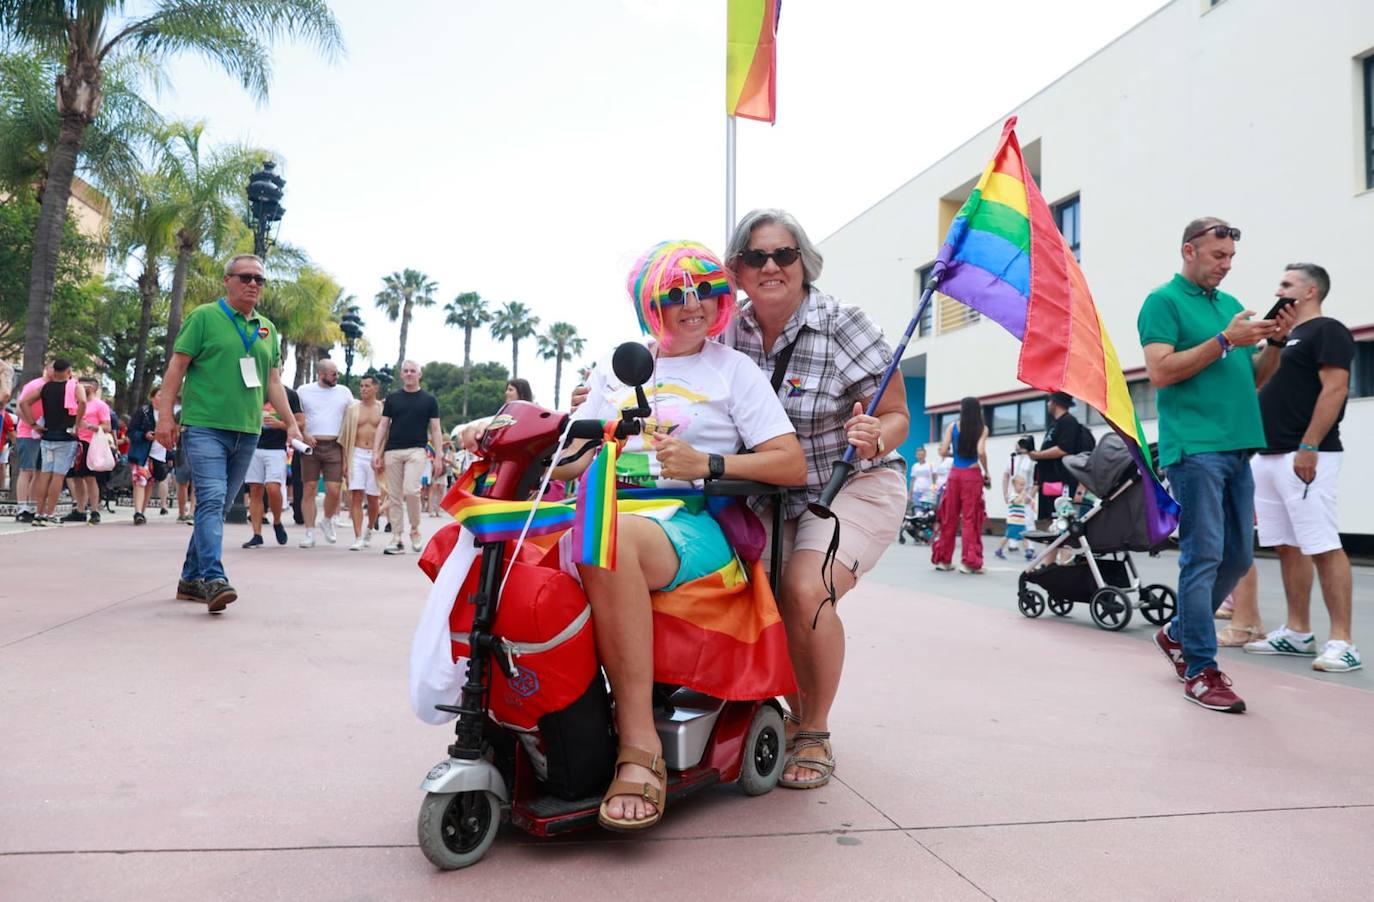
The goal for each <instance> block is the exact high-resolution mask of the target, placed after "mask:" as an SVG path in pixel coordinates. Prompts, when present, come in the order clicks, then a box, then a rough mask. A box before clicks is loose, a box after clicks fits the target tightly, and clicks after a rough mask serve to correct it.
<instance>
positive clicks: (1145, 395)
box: [1083, 379, 1159, 426]
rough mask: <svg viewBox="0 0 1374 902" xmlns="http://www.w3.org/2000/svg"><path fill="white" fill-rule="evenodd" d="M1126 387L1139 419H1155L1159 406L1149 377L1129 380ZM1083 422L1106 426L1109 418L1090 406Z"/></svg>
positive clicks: (1090, 424)
mask: <svg viewBox="0 0 1374 902" xmlns="http://www.w3.org/2000/svg"><path fill="white" fill-rule="evenodd" d="M1126 389H1127V390H1128V391H1129V392H1130V393H1131V405H1132V406H1133V407H1135V415H1136V416H1137V417H1138V418H1139V419H1141V420H1142V421H1143V420H1153V419H1155V418H1156V417H1158V416H1159V408H1158V407H1157V406H1155V388H1154V386H1153V385H1151V384H1150V380H1149V379H1136V380H1133V381H1131V382H1128V383H1126ZM1083 422H1085V423H1087V424H1088V425H1089V426H1105V425H1107V418H1106V417H1104V416H1103V415H1102V414H1100V413H1098V412H1097V408H1095V407H1088V408H1087V411H1086V412H1085V413H1084V414H1083Z"/></svg>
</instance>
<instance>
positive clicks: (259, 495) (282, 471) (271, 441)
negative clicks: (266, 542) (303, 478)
mask: <svg viewBox="0 0 1374 902" xmlns="http://www.w3.org/2000/svg"><path fill="white" fill-rule="evenodd" d="M286 403H287V404H288V405H289V406H290V407H291V413H292V414H293V415H294V416H295V418H296V426H297V427H299V428H300V429H301V430H304V429H305V415H304V414H302V413H301V399H300V395H298V394H296V392H295V390H294V389H290V388H288V389H286ZM286 425H287V424H286V423H283V422H282V420H281V417H279V416H277V412H276V410H274V409H273V407H272V405H271V404H270V403H266V404H263V405H262V434H261V435H259V436H258V447H257V448H256V449H255V450H254V451H253V460H252V461H251V462H250V463H249V464H248V473H247V475H245V476H244V477H243V482H244V484H245V485H247V486H248V523H249V524H250V525H251V526H252V527H253V535H252V537H251V538H250V539H249V540H248V541H247V542H244V543H243V547H244V548H257V547H258V546H259V545H261V544H262V515H263V495H264V494H265V495H266V496H267V507H268V509H269V510H271V511H272V532H273V533H274V534H275V536H276V539H277V544H278V545H285V544H286V527H285V526H284V525H282V522H281V509H282V494H283V493H284V492H285V491H286ZM298 459H299V458H298ZM297 469H300V467H299V466H298V467H297Z"/></svg>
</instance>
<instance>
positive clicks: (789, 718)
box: [782, 711, 801, 752]
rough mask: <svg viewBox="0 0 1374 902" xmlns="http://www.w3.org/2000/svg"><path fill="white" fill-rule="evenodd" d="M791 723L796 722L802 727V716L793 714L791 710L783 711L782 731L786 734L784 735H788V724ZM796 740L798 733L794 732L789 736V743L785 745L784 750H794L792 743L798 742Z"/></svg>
mask: <svg viewBox="0 0 1374 902" xmlns="http://www.w3.org/2000/svg"><path fill="white" fill-rule="evenodd" d="M790 723H794V724H796V725H797V726H798V727H800V726H801V718H800V717H798V716H797V715H795V714H793V713H792V712H791V711H784V712H782V732H783V735H784V736H786V734H787V725H788V724H790ZM796 741H797V734H796V733H793V734H792V735H791V736H787V743H786V746H785V747H784V749H783V750H784V751H787V752H790V751H792V744H793V743H794V742H796Z"/></svg>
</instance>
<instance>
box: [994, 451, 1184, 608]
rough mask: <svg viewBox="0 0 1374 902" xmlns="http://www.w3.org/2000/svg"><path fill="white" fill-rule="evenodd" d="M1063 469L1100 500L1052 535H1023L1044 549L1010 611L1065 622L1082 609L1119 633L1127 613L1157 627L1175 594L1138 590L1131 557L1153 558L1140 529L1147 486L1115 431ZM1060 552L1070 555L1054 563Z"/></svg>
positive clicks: (1067, 460)
mask: <svg viewBox="0 0 1374 902" xmlns="http://www.w3.org/2000/svg"><path fill="white" fill-rule="evenodd" d="M1064 466H1065V467H1066V468H1068V471H1069V472H1070V473H1071V474H1072V475H1073V477H1074V478H1075V479H1077V480H1078V481H1079V482H1081V483H1082V484H1083V486H1084V487H1086V488H1087V490H1088V491H1090V492H1092V493H1093V494H1094V495H1097V496H1098V497H1099V498H1101V499H1102V500H1101V502H1100V503H1099V504H1098V505H1097V506H1096V507H1094V508H1093V509H1092V510H1090V511H1089V512H1088V513H1087V515H1086V516H1083V517H1079V516H1077V515H1076V514H1074V515H1069V516H1067V517H1063V518H1061V519H1060V520H1059V521H1057V523H1056V526H1057V527H1058V529H1056V531H1054V532H1038V531H1028V532H1027V533H1026V534H1025V537H1026V538H1027V539H1028V540H1030V541H1032V542H1037V543H1046V547H1045V550H1044V551H1042V552H1040V554H1039V556H1038V557H1036V558H1035V560H1033V561H1031V562H1030V563H1029V564H1027V565H1026V569H1025V571H1024V572H1023V573H1022V574H1021V578H1020V580H1019V582H1018V585H1017V597H1016V606H1017V608H1018V609H1020V611H1021V613H1022V614H1024V615H1026V616H1027V617H1039V616H1040V615H1041V614H1043V613H1045V608H1047V607H1048V608H1049V609H1050V612H1051V613H1052V614H1055V615H1056V616H1059V617H1064V616H1067V615H1068V613H1069V612H1070V611H1072V610H1073V606H1074V604H1086V605H1087V606H1088V613H1089V614H1091V615H1092V618H1093V622H1094V623H1096V624H1097V625H1098V626H1100V627H1101V628H1102V629H1104V630H1119V629H1122V628H1124V627H1125V626H1126V624H1128V623H1130V622H1131V613H1132V611H1134V610H1136V609H1139V611H1140V613H1141V615H1142V616H1143V617H1144V618H1145V619H1146V620H1148V621H1149V622H1150V623H1153V624H1155V625H1156V626H1159V625H1162V624H1164V623H1167V622H1168V621H1169V619H1170V618H1172V617H1173V616H1174V610H1175V608H1176V606H1177V595H1176V593H1175V592H1174V590H1173V589H1171V588H1169V587H1168V586H1164V585H1159V584H1153V585H1148V586H1142V585H1141V584H1140V574H1139V572H1138V571H1137V570H1136V568H1135V563H1134V562H1133V561H1132V560H1131V552H1132V551H1137V552H1141V551H1143V552H1154V551H1155V550H1157V549H1154V548H1151V547H1150V538H1149V533H1148V530H1147V528H1146V523H1145V487H1144V485H1143V484H1142V482H1141V476H1140V472H1139V471H1138V470H1137V469H1136V467H1135V462H1134V461H1133V460H1132V459H1131V455H1130V452H1129V451H1127V450H1126V443H1125V441H1123V440H1122V438H1121V436H1119V435H1117V434H1116V433H1114V432H1113V433H1108V434H1107V435H1105V436H1103V437H1102V440H1101V441H1099V442H1098V443H1097V447H1095V448H1094V449H1093V450H1092V451H1089V452H1086V453H1083V454H1074V455H1070V456H1068V457H1065V458H1064ZM1061 549H1071V550H1073V551H1074V552H1075V554H1074V556H1073V559H1072V560H1070V561H1068V562H1067V563H1058V560H1059V557H1060V550H1061Z"/></svg>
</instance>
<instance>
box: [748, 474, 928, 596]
mask: <svg viewBox="0 0 1374 902" xmlns="http://www.w3.org/2000/svg"><path fill="white" fill-rule="evenodd" d="M830 509H831V511H833V512H834V514H835V516H836V518H837V519H838V520H839V521H840V547H839V550H838V551H836V553H835V559H836V562H837V565H838V566H840V567H844V568H845V569H846V570H848V571H850V572H851V573H853V574H854V576H855V578H858V577H860V576H863V575H864V574H865V573H867V572H868V571H869V570H872V569H873V565H874V564H876V563H878V558H880V557H882V555H883V552H884V551H886V550H887V546H889V545H891V544H892V540H893V539H895V538H897V530H898V529H899V528H901V525H902V517H903V516H904V515H905V514H906V480H905V479H904V478H903V477H902V474H900V473H898V472H897V471H896V470H892V469H888V468H883V469H874V470H868V471H865V472H863V473H860V474H858V475H857V476H854V477H853V478H851V479H850V480H849V481H848V482H846V483H845V484H844V488H842V489H840V494H839V495H838V496H837V497H836V498H835V503H834V504H832V505H831V506H830ZM759 519H760V520H762V521H763V528H764V530H765V531H767V532H768V533H769V538H770V539H771V538H772V534H771V533H772V526H773V523H772V517H771V515H770V514H769V513H765V514H764V515H762V516H761V517H759ZM834 533H835V522H834V521H833V520H827V519H824V518H821V517H818V516H816V515H815V514H813V513H811V512H810V511H804V512H803V513H802V514H801V516H799V517H794V518H793V519H791V520H784V521H783V524H782V563H783V567H784V568H785V567H786V566H787V562H788V560H790V559H791V557H792V552H793V551H797V550H803V551H816V552H819V553H821V554H825V552H826V551H827V550H828V549H829V548H830V538H831V536H832V535H834ZM763 563H764V566H765V567H767V565H768V553H767V552H765V553H764V556H763Z"/></svg>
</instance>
